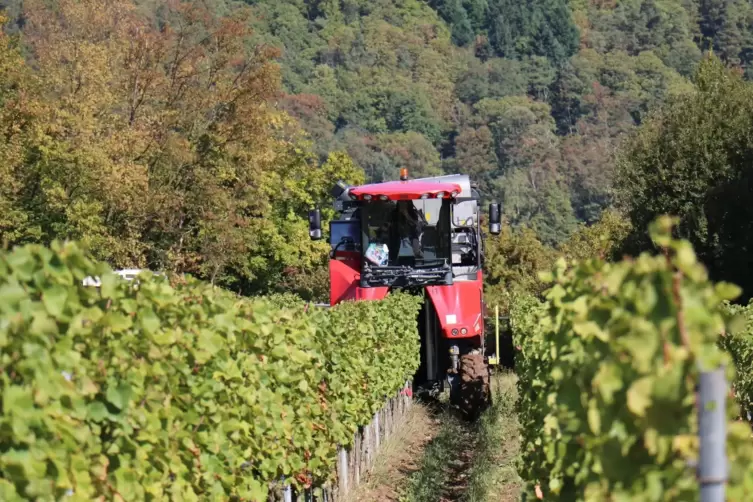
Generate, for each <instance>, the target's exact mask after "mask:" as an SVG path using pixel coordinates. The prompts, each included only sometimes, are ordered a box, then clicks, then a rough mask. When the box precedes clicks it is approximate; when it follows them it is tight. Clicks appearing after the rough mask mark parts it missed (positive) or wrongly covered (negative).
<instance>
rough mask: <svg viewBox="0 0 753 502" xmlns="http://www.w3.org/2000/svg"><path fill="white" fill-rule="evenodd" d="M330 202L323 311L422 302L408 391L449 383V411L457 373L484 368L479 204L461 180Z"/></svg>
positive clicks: (370, 191) (391, 187)
mask: <svg viewBox="0 0 753 502" xmlns="http://www.w3.org/2000/svg"><path fill="white" fill-rule="evenodd" d="M405 177H406V178H407V176H405ZM333 195H334V196H335V197H336V202H335V208H336V209H337V210H338V211H339V213H340V214H339V218H337V219H336V220H333V221H332V222H331V223H330V245H331V253H330V262H329V276H330V304H331V305H333V306H334V305H336V304H338V303H340V302H343V301H365V300H380V299H382V298H384V297H385V296H386V295H388V294H389V292H390V291H391V290H393V289H397V288H399V289H404V290H408V291H410V292H413V293H414V294H420V295H423V296H424V298H425V300H424V307H423V310H422V312H421V313H420V318H419V320H418V321H419V323H418V324H419V330H420V334H421V341H422V354H421V360H422V363H421V368H420V369H419V372H418V374H417V375H416V379H415V382H416V383H417V384H421V385H423V384H432V385H433V384H436V383H439V385H440V386H441V387H442V388H444V385H445V384H446V383H449V385H450V392H451V398H452V397H453V396H455V398H456V399H455V400H456V401H457V400H458V399H457V398H458V397H459V396H460V394H462V392H463V389H462V387H463V379H462V373H463V371H464V368H466V370H468V364H471V363H472V364H471V365H476V366H478V365H479V364H482V365H483V366H484V368H486V360H485V358H484V315H483V274H482V263H483V249H482V239H481V231H480V226H479V220H480V214H479V196H478V193H477V192H476V191H475V189H474V188H473V187H472V186H471V184H470V180H469V178H468V176H466V175H449V176H441V177H437V178H426V179H419V180H407V179H402V180H401V181H390V182H384V183H374V184H368V185H362V186H357V187H347V186H345V185H343V184H340V185H338V186H337V187H335V190H334V191H333ZM494 214H498V208H496V213H495V212H494V211H490V216H492V218H491V219H495V218H494ZM496 219H497V220H498V216H497V218H496ZM311 221H312V227H311V229H310V230H311V235H312V238H321V229H320V228H317V225H318V214H317V216H316V218H314V219H312V220H311ZM492 223H494V222H492ZM497 227H498V225H497ZM317 232H318V233H317ZM492 232H493V233H496V232H495V228H494V226H492ZM317 236H318V237H317ZM464 361H465V362H464ZM468 361H470V363H468ZM470 371H471V372H473V373H478V372H479V369H478V368H475V369H474V368H471V369H470ZM482 386H483V385H482ZM486 386H487V387H488V381H487V382H486Z"/></svg>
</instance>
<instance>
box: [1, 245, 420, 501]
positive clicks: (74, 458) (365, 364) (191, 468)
mask: <svg viewBox="0 0 753 502" xmlns="http://www.w3.org/2000/svg"><path fill="white" fill-rule="evenodd" d="M86 276H100V277H101V279H102V286H101V288H99V289H98V288H90V287H84V286H82V280H83V279H84V277H86ZM175 281H176V280H175V279H173V283H172V284H171V283H170V281H169V280H168V279H166V278H156V277H153V278H147V279H145V280H141V281H139V282H138V284H135V283H126V282H125V281H122V280H121V279H120V278H119V277H117V276H116V275H114V274H112V273H111V271H110V270H109V269H108V267H107V266H106V265H103V264H101V263H95V262H93V261H91V260H90V259H88V258H87V256H86V255H85V254H84V253H82V252H81V251H80V250H79V249H78V248H77V247H76V246H75V245H72V244H64V245H63V244H54V245H53V246H52V248H51V249H50V248H43V247H39V246H28V247H25V248H18V249H16V250H14V251H12V252H9V253H2V254H0V357H1V360H0V366H1V369H0V378H2V387H1V390H0V392H1V395H0V399H1V404H0V406H1V413H0V500H3V501H6V502H13V501H17V500H39V501H53V500H71V501H90V500H94V499H96V498H98V497H104V499H105V500H127V501H135V500H181V501H192V500H202V501H203V500H217V501H220V500H222V501H227V500H239V501H240V500H253V501H261V500H266V497H267V492H268V487H269V485H270V483H275V482H278V481H280V480H281V479H283V478H284V479H285V480H286V481H285V482H286V483H292V484H294V485H297V486H308V485H311V484H312V483H315V482H316V483H319V482H323V481H324V480H326V479H328V478H329V477H330V476H331V475H332V473H333V471H334V465H335V461H336V448H337V445H344V446H347V445H348V444H349V442H350V441H351V440H352V438H353V436H354V433H355V432H356V430H357V429H358V427H359V426H361V425H364V424H366V423H368V422H369V421H370V420H371V418H372V416H373V413H374V412H375V411H377V410H378V409H379V408H380V407H381V405H382V404H383V403H384V400H385V398H387V397H388V396H390V395H393V394H394V393H395V392H397V391H398V390H399V389H400V388H401V387H402V386H403V385H404V384H405V382H406V380H407V379H409V378H410V377H411V375H413V373H414V372H415V370H416V369H417V367H418V364H419V340H418V334H417V327H416V316H417V312H418V309H419V302H420V300H418V299H416V298H414V297H410V296H407V295H392V296H390V297H388V298H387V299H385V300H383V301H381V302H368V303H366V302H364V303H357V304H345V305H342V306H339V307H337V308H333V309H328V310H318V309H307V308H306V306H305V305H303V304H302V303H297V302H294V301H291V299H290V298H285V297H278V298H276V299H272V300H249V299H242V298H239V297H237V296H235V295H233V294H231V293H228V292H224V291H221V290H218V289H216V288H213V287H211V286H209V285H207V284H204V283H200V282H197V281H192V280H188V281H184V280H181V281H180V282H175ZM281 305H282V306H281Z"/></svg>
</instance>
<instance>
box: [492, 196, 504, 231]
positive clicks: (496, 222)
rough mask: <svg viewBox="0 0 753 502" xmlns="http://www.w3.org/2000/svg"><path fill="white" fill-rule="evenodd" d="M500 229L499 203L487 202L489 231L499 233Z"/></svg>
mask: <svg viewBox="0 0 753 502" xmlns="http://www.w3.org/2000/svg"><path fill="white" fill-rule="evenodd" d="M501 230H502V223H501V219H500V210H499V203H497V202H492V203H491V204H489V233H491V234H493V235H499V233H500V231H501Z"/></svg>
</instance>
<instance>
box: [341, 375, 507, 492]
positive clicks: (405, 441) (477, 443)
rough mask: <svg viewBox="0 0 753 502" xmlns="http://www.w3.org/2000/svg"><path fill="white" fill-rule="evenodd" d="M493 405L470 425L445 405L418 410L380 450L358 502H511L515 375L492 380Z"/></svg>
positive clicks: (414, 409) (416, 409) (419, 408)
mask: <svg viewBox="0 0 753 502" xmlns="http://www.w3.org/2000/svg"><path fill="white" fill-rule="evenodd" d="M492 390H493V392H494V400H493V406H492V407H491V408H489V409H488V410H487V411H486V412H484V413H483V414H482V416H481V417H480V418H479V419H478V420H477V421H475V422H473V423H468V422H466V421H464V420H462V419H460V418H458V416H457V415H456V414H455V413H452V412H451V411H449V410H448V408H447V407H446V406H444V405H442V404H439V403H437V404H436V405H435V406H427V405H421V404H419V405H417V406H414V407H413V409H412V411H411V413H410V415H409V416H408V417H407V420H406V423H405V425H404V426H403V427H402V429H401V430H400V431H399V432H398V433H397V434H396V435H395V436H393V437H392V438H390V439H389V440H388V441H387V442H386V443H385V444H384V445H383V448H382V449H381V451H380V454H379V457H378V458H377V461H376V465H375V467H374V469H373V470H372V473H371V474H370V475H369V477H368V478H367V480H366V482H365V483H363V484H362V486H361V487H360V488H359V489H358V490H357V492H356V494H355V497H354V500H355V501H357V502H492V501H493V502H513V501H517V500H518V499H519V496H520V495H519V494H520V486H521V482H520V479H519V477H518V475H517V472H516V470H515V461H516V459H517V456H518V448H519V442H518V423H517V419H516V417H515V409H514V406H515V397H516V393H515V392H516V389H515V376H514V375H513V374H511V373H504V374H499V375H495V376H494V377H493V379H492Z"/></svg>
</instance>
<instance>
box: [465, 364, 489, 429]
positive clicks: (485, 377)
mask: <svg viewBox="0 0 753 502" xmlns="http://www.w3.org/2000/svg"><path fill="white" fill-rule="evenodd" d="M459 377H460V382H459V389H458V398H459V399H458V400H459V403H458V405H459V406H460V410H461V411H462V412H463V413H464V414H465V415H466V416H468V417H469V418H471V419H475V418H477V417H478V416H479V415H480V414H481V412H483V411H484V410H485V409H486V408H487V407H488V406H489V405H490V404H491V392H490V387H489V367H488V366H487V365H486V363H485V362H484V355H483V354H465V355H463V356H460V375H459Z"/></svg>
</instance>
